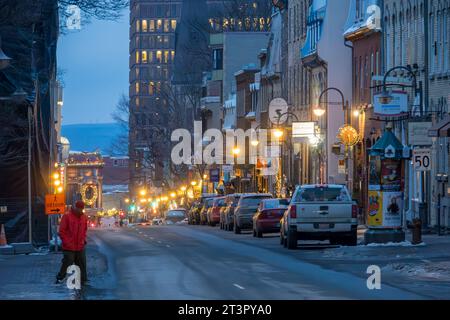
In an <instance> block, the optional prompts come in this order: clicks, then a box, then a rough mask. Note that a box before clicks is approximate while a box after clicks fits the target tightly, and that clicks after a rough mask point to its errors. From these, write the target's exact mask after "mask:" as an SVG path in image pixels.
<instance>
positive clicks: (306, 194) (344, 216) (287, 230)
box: [280, 184, 358, 249]
mask: <svg viewBox="0 0 450 320" xmlns="http://www.w3.org/2000/svg"><path fill="white" fill-rule="evenodd" d="M357 214H358V207H357V205H356V202H354V201H352V198H351V196H350V194H349V192H348V190H347V188H346V187H345V186H343V185H332V184H328V185H303V186H299V187H297V189H296V190H295V192H294V195H293V197H292V200H291V203H290V205H289V208H288V210H286V212H285V213H284V215H283V218H282V219H281V229H280V231H281V232H280V243H281V244H283V245H284V246H285V247H287V248H288V249H295V248H296V247H297V241H298V240H329V241H330V243H331V244H344V245H350V246H355V245H356V244H357V228H358V220H357Z"/></svg>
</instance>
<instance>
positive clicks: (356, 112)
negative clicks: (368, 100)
mask: <svg viewBox="0 0 450 320" xmlns="http://www.w3.org/2000/svg"><path fill="white" fill-rule="evenodd" d="M359 115H360V112H359V111H358V110H355V111H353V116H354V117H355V118H358V117H359Z"/></svg>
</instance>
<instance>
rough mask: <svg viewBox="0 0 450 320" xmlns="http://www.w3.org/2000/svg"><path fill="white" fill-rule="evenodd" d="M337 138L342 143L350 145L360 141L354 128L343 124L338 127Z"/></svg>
mask: <svg viewBox="0 0 450 320" xmlns="http://www.w3.org/2000/svg"><path fill="white" fill-rule="evenodd" d="M338 139H339V141H340V142H341V143H342V144H343V145H345V146H347V147H352V146H354V145H356V144H357V143H358V142H360V140H361V137H360V135H359V133H358V131H356V129H355V128H353V127H352V126H349V125H345V126H343V127H341V128H340V129H339V133H338Z"/></svg>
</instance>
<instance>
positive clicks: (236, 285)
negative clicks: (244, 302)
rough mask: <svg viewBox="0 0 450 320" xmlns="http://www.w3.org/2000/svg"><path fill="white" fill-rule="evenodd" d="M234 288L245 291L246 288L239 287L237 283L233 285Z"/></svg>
mask: <svg viewBox="0 0 450 320" xmlns="http://www.w3.org/2000/svg"><path fill="white" fill-rule="evenodd" d="M233 286H235V287H236V288H239V289H241V290H245V288H244V287H242V286H240V285H238V284H237V283H233Z"/></svg>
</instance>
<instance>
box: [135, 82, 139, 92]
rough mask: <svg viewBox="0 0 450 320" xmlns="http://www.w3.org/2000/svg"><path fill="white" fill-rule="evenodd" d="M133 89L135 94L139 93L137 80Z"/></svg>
mask: <svg viewBox="0 0 450 320" xmlns="http://www.w3.org/2000/svg"><path fill="white" fill-rule="evenodd" d="M135 90H136V94H139V82H136V86H135Z"/></svg>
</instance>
